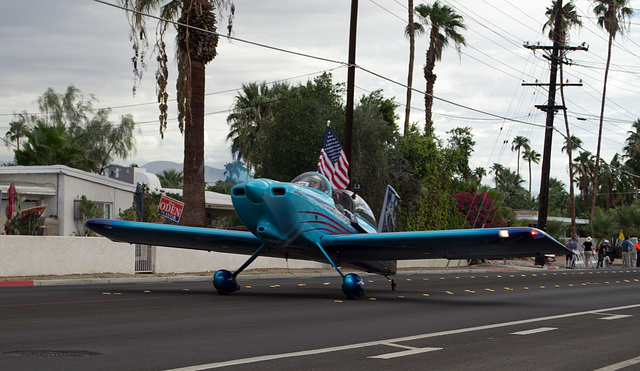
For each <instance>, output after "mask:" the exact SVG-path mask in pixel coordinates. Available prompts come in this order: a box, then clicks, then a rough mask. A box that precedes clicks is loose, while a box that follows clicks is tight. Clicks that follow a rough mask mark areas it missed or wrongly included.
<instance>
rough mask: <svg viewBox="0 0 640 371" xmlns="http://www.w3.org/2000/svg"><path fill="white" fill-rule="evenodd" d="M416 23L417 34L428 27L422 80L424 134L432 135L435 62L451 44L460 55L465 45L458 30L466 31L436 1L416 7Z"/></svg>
mask: <svg viewBox="0 0 640 371" xmlns="http://www.w3.org/2000/svg"><path fill="white" fill-rule="evenodd" d="M416 13H417V14H418V21H419V23H417V26H418V27H416V29H415V31H416V32H417V33H418V34H423V33H426V28H425V27H427V26H430V27H431V29H430V32H429V48H428V49H427V61H426V64H425V67H424V78H425V80H426V81H427V92H426V94H425V97H424V105H425V133H427V135H433V123H432V121H431V109H432V107H433V85H434V84H435V82H436V75H435V74H434V73H433V69H434V68H435V66H436V62H437V61H440V60H441V59H442V51H443V50H444V48H445V47H446V46H447V45H449V42H451V41H452V42H453V43H454V45H455V48H456V50H457V51H458V53H460V47H461V46H462V45H466V41H465V38H464V36H462V35H461V34H460V33H459V31H458V30H460V29H462V30H463V29H466V26H465V25H464V23H463V18H462V16H461V15H459V14H456V12H455V11H454V10H453V8H451V7H449V6H447V5H441V4H440V3H439V2H438V1H437V0H436V2H434V3H433V5H424V4H420V5H418V6H416Z"/></svg>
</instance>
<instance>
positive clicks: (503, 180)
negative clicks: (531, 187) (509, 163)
mask: <svg viewBox="0 0 640 371" xmlns="http://www.w3.org/2000/svg"><path fill="white" fill-rule="evenodd" d="M522 183H524V179H522V177H521V176H520V175H519V174H517V173H514V172H513V171H511V170H510V169H507V168H503V169H502V170H501V171H500V174H499V175H498V177H497V178H496V189H498V190H499V191H502V192H506V193H508V194H509V195H510V196H514V195H517V194H524V192H526V190H525V189H524V188H523V187H522Z"/></svg>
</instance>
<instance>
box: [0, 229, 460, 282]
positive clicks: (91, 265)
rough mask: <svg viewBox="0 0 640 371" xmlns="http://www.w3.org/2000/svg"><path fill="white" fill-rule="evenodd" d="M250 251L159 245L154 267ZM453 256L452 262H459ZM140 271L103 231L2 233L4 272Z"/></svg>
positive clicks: (281, 265)
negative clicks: (87, 233)
mask: <svg viewBox="0 0 640 371" xmlns="http://www.w3.org/2000/svg"><path fill="white" fill-rule="evenodd" d="M247 258H248V256H246V255H235V254H225V253H217V252H206V251H198V250H185V249H174V248H168V247H155V269H154V273H191V272H208V271H215V270H218V269H223V268H224V269H229V270H230V271H233V270H235V269H237V268H238V267H240V266H241V265H242V263H244V262H245V261H246V260H247ZM446 263H447V260H446V259H433V260H409V261H400V262H398V267H399V268H424V267H444V266H446ZM457 263H458V262H457V261H452V262H451V264H450V268H455V267H456V266H457ZM464 265H466V264H464ZM269 268H274V269H331V266H330V265H329V264H323V263H317V262H311V261H302V260H293V259H290V260H289V261H288V262H287V261H286V260H285V259H277V258H266V257H258V258H257V259H256V260H255V261H254V262H253V263H252V264H251V266H250V267H249V269H269ZM98 273H124V274H134V273H135V246H134V245H131V244H128V243H122V242H113V241H111V240H109V239H107V238H104V237H68V236H5V235H0V277H13V276H18V277H24V276H47V275H70V274H98Z"/></svg>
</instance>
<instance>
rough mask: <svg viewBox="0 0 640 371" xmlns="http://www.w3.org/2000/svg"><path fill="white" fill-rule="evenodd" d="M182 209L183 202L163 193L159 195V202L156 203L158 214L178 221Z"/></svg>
mask: <svg viewBox="0 0 640 371" xmlns="http://www.w3.org/2000/svg"><path fill="white" fill-rule="evenodd" d="M182 209H184V202H180V201H178V200H174V199H173V198H171V197H167V196H165V195H162V197H160V202H159V203H158V214H160V215H162V216H164V217H165V218H167V219H171V220H173V221H174V222H176V223H178V222H179V221H180V216H182Z"/></svg>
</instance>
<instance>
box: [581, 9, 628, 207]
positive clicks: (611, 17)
mask: <svg viewBox="0 0 640 371" xmlns="http://www.w3.org/2000/svg"><path fill="white" fill-rule="evenodd" d="M594 4H596V6H595V7H594V8H593V12H594V13H595V15H596V16H597V17H598V26H600V27H601V28H603V29H604V30H605V31H606V32H607V34H609V42H608V45H607V63H606V65H605V68H604V83H603V86H602V103H601V105H600V124H599V126H598V146H597V150H596V160H595V174H596V176H595V177H594V186H593V188H594V192H593V195H592V197H591V218H593V213H594V212H595V208H596V197H597V194H598V192H596V191H595V190H597V189H598V176H597V175H598V174H599V170H600V146H601V142H602V123H603V120H604V107H605V102H606V94H607V79H608V77H609V67H610V65H611V47H612V46H613V40H615V38H616V36H617V35H618V34H624V32H625V31H626V29H627V28H628V25H629V23H628V22H629V19H630V18H631V15H632V14H633V9H632V8H630V7H628V6H627V5H629V0H594Z"/></svg>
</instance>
